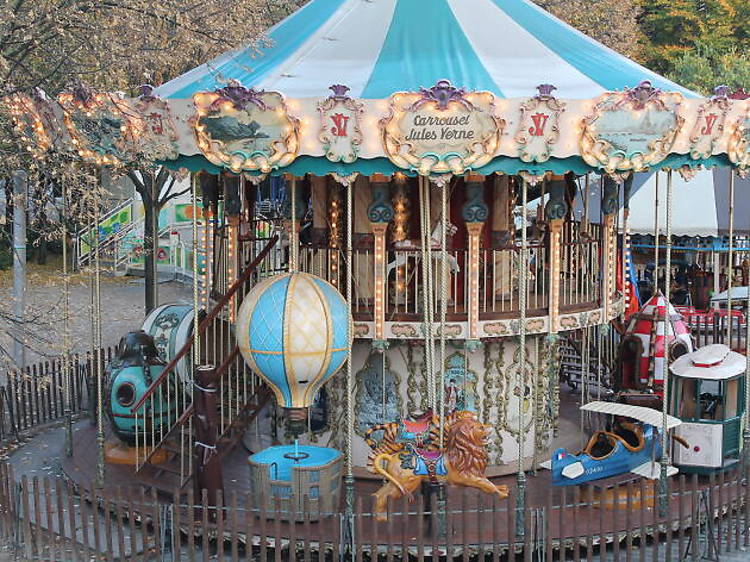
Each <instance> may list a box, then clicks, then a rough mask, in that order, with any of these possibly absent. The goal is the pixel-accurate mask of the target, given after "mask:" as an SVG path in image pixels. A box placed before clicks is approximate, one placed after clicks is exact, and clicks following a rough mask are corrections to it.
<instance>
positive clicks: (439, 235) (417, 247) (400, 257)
mask: <svg viewBox="0 0 750 562" xmlns="http://www.w3.org/2000/svg"><path fill="white" fill-rule="evenodd" d="M457 230H458V227H456V226H455V225H454V224H451V223H448V231H447V232H446V234H445V235H446V237H451V236H453V235H454V234H455V233H456V231H457ZM442 239H443V221H442V220H440V221H438V223H437V225H435V228H434V229H433V231H432V234H430V249H431V250H440V249H441V247H442V242H441V241H442ZM393 248H394V249H395V250H414V252H415V253H414V255H418V254H417V253H416V252H419V251H421V250H422V241H421V240H401V241H399V242H394V243H393ZM410 254H411V252H396V257H395V259H394V260H393V261H392V262H390V263H388V270H387V273H386V277H388V276H390V274H391V271H393V270H394V269H396V268H397V267H403V266H405V265H406V263H407V261H408V259H409V255H410ZM432 259H434V260H435V261H442V259H443V256H442V254H441V253H436V254H433V256H432ZM447 261H448V271H450V273H452V274H455V273H458V272H459V271H461V268H460V267H459V265H458V260H456V258H455V256H452V255H450V254H449V255H448V257H447Z"/></svg>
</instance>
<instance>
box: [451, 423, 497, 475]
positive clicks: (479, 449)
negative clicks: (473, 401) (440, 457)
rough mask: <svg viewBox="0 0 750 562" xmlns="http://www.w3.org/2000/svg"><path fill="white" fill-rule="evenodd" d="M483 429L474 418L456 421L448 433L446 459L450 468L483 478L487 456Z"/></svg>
mask: <svg viewBox="0 0 750 562" xmlns="http://www.w3.org/2000/svg"><path fill="white" fill-rule="evenodd" d="M485 439H486V436H485V429H484V426H483V425H482V424H481V423H480V422H479V421H478V420H477V419H476V417H474V416H471V417H463V418H459V419H458V420H456V421H455V422H454V423H453V424H452V425H451V426H450V429H449V431H448V435H447V440H446V441H447V443H446V452H445V454H446V457H447V460H448V462H449V463H450V465H451V468H453V469H454V470H456V471H457V472H459V473H461V474H465V475H467V476H479V477H482V476H484V472H485V469H486V468H487V463H488V460H489V459H488V455H487V450H486V448H485Z"/></svg>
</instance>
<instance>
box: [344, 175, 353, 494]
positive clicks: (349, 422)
mask: <svg viewBox="0 0 750 562" xmlns="http://www.w3.org/2000/svg"><path fill="white" fill-rule="evenodd" d="M353 189H354V186H353V185H352V182H349V183H348V184H347V186H346V306H347V309H348V310H347V312H348V315H349V318H351V315H352V236H353V227H352V213H353V207H354V205H353V204H352V191H353ZM349 330H350V332H349V334H350V336H351V330H352V326H349ZM353 393H354V374H353V370H352V343H351V338H350V342H349V345H348V346H347V350H346V476H347V479H349V480H351V479H352V478H353V474H352V440H353V438H354V402H353V400H352V394H353Z"/></svg>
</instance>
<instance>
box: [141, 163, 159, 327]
mask: <svg viewBox="0 0 750 562" xmlns="http://www.w3.org/2000/svg"><path fill="white" fill-rule="evenodd" d="M155 183H156V182H154V177H153V176H152V175H151V174H148V173H146V174H143V183H142V186H141V187H142V189H139V190H138V191H139V192H140V194H141V199H142V200H143V210H144V215H143V277H144V283H145V290H144V296H145V301H146V302H145V305H146V314H148V313H149V312H151V311H152V310H153V309H154V308H156V307H157V306H158V304H159V291H158V286H157V259H156V256H157V252H158V249H159V238H158V233H159V207H158V203H157V201H158V197H159V193H158V189H157V187H156V185H155Z"/></svg>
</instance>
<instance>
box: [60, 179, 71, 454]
mask: <svg viewBox="0 0 750 562" xmlns="http://www.w3.org/2000/svg"><path fill="white" fill-rule="evenodd" d="M62 190H63V192H62V200H63V209H67V207H68V183H67V180H65V179H64V180H63V186H62ZM60 224H61V226H62V260H63V357H62V359H63V384H64V385H65V390H64V392H65V452H66V454H67V455H68V456H69V457H72V456H73V408H72V405H71V401H70V398H71V395H70V277H69V274H68V229H67V225H66V224H65V220H64V219H63V218H62V217H61V220H60Z"/></svg>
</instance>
